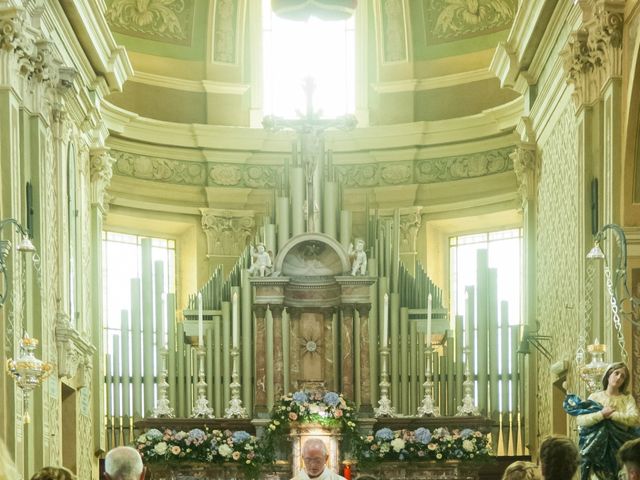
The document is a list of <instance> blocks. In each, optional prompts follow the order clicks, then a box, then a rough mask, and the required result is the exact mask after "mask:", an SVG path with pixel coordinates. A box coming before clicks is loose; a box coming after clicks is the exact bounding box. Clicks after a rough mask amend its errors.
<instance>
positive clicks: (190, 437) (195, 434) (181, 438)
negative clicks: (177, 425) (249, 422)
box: [136, 428, 257, 470]
mask: <svg viewBox="0 0 640 480" xmlns="http://www.w3.org/2000/svg"><path fill="white" fill-rule="evenodd" d="M256 447H257V441H256V437H255V436H253V435H250V434H249V433H247V432H245V431H244V430H238V431H235V432H232V431H231V430H224V431H221V430H212V431H204V430H200V429H199V428H194V429H192V430H189V431H188V432H185V431H176V430H171V429H166V430H164V431H160V430H158V429H157V428H151V429H149V430H147V431H146V432H144V433H142V434H141V435H140V436H139V437H138V438H137V439H136V448H137V449H138V452H140V455H141V456H142V459H143V460H144V461H145V462H158V461H164V462H166V461H197V462H210V463H211V462H213V463H222V462H233V463H238V464H240V465H242V466H243V467H245V468H247V469H249V470H251V469H253V468H256V467H257V465H256Z"/></svg>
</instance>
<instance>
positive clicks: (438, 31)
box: [424, 0, 517, 45]
mask: <svg viewBox="0 0 640 480" xmlns="http://www.w3.org/2000/svg"><path fill="white" fill-rule="evenodd" d="M516 10H517V5H516V1H515V0H485V1H483V2H451V1H446V0H432V1H431V2H430V3H429V6H428V7H427V8H425V10H424V16H425V23H426V25H427V28H426V30H425V32H426V36H427V38H426V43H427V45H433V44H435V43H443V42H450V41H453V40H461V39H464V38H471V37H476V36H478V35H486V34H488V33H492V32H497V31H500V30H505V29H507V28H509V26H510V25H511V23H512V21H513V18H514V16H515V12H516Z"/></svg>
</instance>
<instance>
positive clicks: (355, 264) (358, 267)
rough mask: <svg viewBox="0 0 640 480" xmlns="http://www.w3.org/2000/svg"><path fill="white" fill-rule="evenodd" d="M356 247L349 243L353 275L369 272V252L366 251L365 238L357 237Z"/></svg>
mask: <svg viewBox="0 0 640 480" xmlns="http://www.w3.org/2000/svg"><path fill="white" fill-rule="evenodd" d="M355 242H356V247H355V249H354V248H353V243H350V244H349V252H348V253H349V257H350V258H351V275H366V274H367V252H365V251H364V240H362V239H361V238H356V240H355Z"/></svg>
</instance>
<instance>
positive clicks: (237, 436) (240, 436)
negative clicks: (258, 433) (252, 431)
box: [231, 430, 251, 443]
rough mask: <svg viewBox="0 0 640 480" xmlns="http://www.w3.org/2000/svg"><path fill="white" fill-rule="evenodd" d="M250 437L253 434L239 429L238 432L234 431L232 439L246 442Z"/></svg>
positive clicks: (236, 441) (234, 441)
mask: <svg viewBox="0 0 640 480" xmlns="http://www.w3.org/2000/svg"><path fill="white" fill-rule="evenodd" d="M249 438H251V435H249V434H248V433H247V432H245V431H244V430H238V431H237V432H233V435H231V439H232V440H233V443H240V442H244V441H245V440H248V439H249Z"/></svg>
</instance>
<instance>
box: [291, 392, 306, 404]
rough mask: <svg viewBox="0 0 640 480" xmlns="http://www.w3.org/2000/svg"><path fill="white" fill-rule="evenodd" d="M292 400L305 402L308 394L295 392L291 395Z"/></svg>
mask: <svg viewBox="0 0 640 480" xmlns="http://www.w3.org/2000/svg"><path fill="white" fill-rule="evenodd" d="M292 398H293V401H294V402H296V403H307V402H308V401H309V395H307V394H306V393H304V392H302V391H301V392H295V393H294V394H293V395H292Z"/></svg>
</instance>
